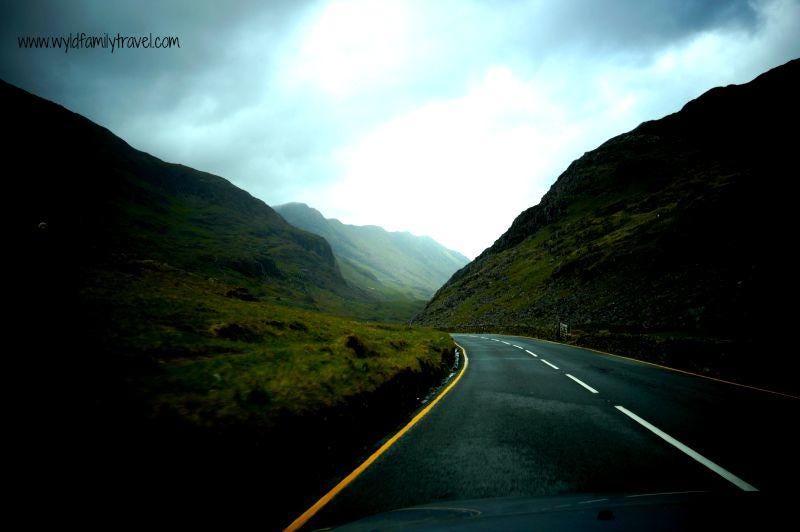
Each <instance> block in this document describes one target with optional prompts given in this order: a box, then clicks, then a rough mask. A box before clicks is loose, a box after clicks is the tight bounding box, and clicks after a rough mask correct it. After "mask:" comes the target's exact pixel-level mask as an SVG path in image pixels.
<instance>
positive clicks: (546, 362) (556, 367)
mask: <svg viewBox="0 0 800 532" xmlns="http://www.w3.org/2000/svg"><path fill="white" fill-rule="evenodd" d="M539 360H541V361H542V362H544V363H545V364H547V365H548V366H550V367H551V368H553V369H558V366H554V365H553V364H551V363H550V362H548V361H546V360H545V359H543V358H540V359H539Z"/></svg>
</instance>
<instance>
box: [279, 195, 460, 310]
mask: <svg viewBox="0 0 800 532" xmlns="http://www.w3.org/2000/svg"><path fill="white" fill-rule="evenodd" d="M275 209H276V210H277V211H278V213H279V214H281V216H283V217H284V218H286V219H287V221H289V223H291V224H293V225H295V226H296V227H300V228H302V229H305V230H306V231H310V232H312V233H314V234H317V235H320V236H322V237H324V238H325V239H326V240H328V242H330V243H331V247H332V248H333V251H334V253H335V254H336V255H337V257H339V260H340V263H343V264H346V265H347V267H344V268H342V273H343V275H345V277H346V278H347V279H348V280H350V281H352V282H354V283H355V284H357V285H358V286H362V287H364V288H367V289H368V290H374V291H375V292H376V293H379V294H383V295H384V296H385V297H386V298H388V299H395V298H397V297H403V298H407V299H416V300H427V299H429V298H430V297H431V295H433V293H434V292H435V291H436V290H437V289H438V288H439V287H440V286H441V285H442V284H443V283H444V282H445V281H447V279H449V278H450V276H451V275H452V274H453V272H455V271H456V270H457V269H458V268H460V267H462V266H464V265H465V264H466V263H467V259H466V257H464V256H463V255H461V254H459V253H457V252H455V251H452V250H449V249H447V248H445V247H443V246H442V245H440V244H439V243H437V242H436V241H434V240H432V239H430V238H428V237H419V236H414V235H412V234H410V233H401V232H389V231H386V230H384V229H382V228H380V227H377V226H355V225H348V224H343V223H341V222H340V221H338V220H332V219H326V218H324V217H323V216H322V214H321V213H320V212H319V211H317V210H315V209H312V208H311V207H308V206H307V205H305V204H302V203H289V204H286V205H280V206H278V207H276V208H275Z"/></svg>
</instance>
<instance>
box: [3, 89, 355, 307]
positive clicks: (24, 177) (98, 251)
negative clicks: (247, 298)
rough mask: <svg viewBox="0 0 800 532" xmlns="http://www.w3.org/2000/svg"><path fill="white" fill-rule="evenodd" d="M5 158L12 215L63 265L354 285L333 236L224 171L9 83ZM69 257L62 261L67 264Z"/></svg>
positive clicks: (276, 293) (343, 287) (302, 293)
mask: <svg viewBox="0 0 800 532" xmlns="http://www.w3.org/2000/svg"><path fill="white" fill-rule="evenodd" d="M0 93H1V94H0V95H1V96H2V98H0V100H1V101H2V106H3V116H4V124H5V127H6V129H7V131H11V132H13V133H14V134H13V135H11V136H10V138H9V139H8V141H7V142H9V143H10V145H9V146H8V152H7V157H6V164H9V165H12V166H14V167H16V168H19V169H20V170H21V171H23V172H24V173H23V174H21V175H18V178H17V180H16V181H15V183H14V186H15V187H19V189H18V190H17V191H16V192H17V193H16V194H15V208H17V209H19V216H18V217H17V219H16V221H17V222H18V223H20V225H22V226H23V227H25V229H26V231H28V232H30V233H32V234H38V235H39V236H38V238H40V239H47V240H48V242H49V249H50V250H54V249H58V250H61V252H56V253H57V254H61V256H60V257H58V261H59V265H60V267H69V266H78V265H82V266H92V267H97V266H102V267H112V268H113V267H118V266H120V265H124V264H125V263H126V262H129V261H131V260H137V259H138V260H140V259H151V260H159V261H163V262H167V263H169V264H171V265H173V266H176V267H180V268H184V269H187V270H191V271H195V272H198V273H202V274H204V275H207V276H210V277H216V278H220V279H222V280H225V281H228V282H231V283H243V284H246V285H247V286H248V287H249V288H250V289H254V290H256V291H257V292H259V293H261V294H269V295H270V296H273V297H283V298H284V299H285V300H289V301H291V300H297V301H302V302H304V303H305V304H313V303H314V300H315V296H316V295H319V294H335V295H337V296H340V297H351V296H355V295H357V293H356V292H354V291H353V290H352V289H351V288H350V287H349V286H348V285H347V283H346V282H345V280H344V279H343V278H342V276H341V274H340V273H339V270H338V268H337V265H336V262H335V259H334V257H333V254H332V252H331V249H330V246H329V245H328V244H327V242H325V241H324V240H323V239H322V238H319V237H318V236H316V235H312V234H309V233H307V232H305V231H302V230H298V229H296V228H294V227H292V226H291V225H289V224H287V223H286V222H285V221H284V220H283V218H281V217H280V216H278V215H277V214H276V213H275V211H273V210H272V209H271V208H270V207H268V206H267V205H266V204H265V203H264V202H262V201H260V200H258V199H256V198H253V197H252V196H251V195H250V194H248V193H247V192H245V191H243V190H241V189H239V188H237V187H235V186H233V185H232V184H231V183H230V182H228V181H227V180H225V179H223V178H221V177H217V176H214V175H211V174H208V173H205V172H200V171H197V170H194V169H192V168H188V167H186V166H182V165H179V164H170V163H166V162H164V161H161V160H159V159H157V158H155V157H153V156H151V155H148V154H146V153H144V152H141V151H138V150H135V149H133V148H131V147H130V146H129V145H128V144H127V143H125V142H124V141H123V140H122V139H120V138H118V137H116V136H115V135H113V134H112V133H111V132H110V131H108V130H106V129H105V128H102V127H100V126H98V125H96V124H93V123H92V122H90V121H89V120H87V119H85V118H83V117H82V116H79V115H77V114H74V113H71V112H69V111H67V110H66V109H64V108H62V107H60V106H58V105H56V104H54V103H51V102H48V101H46V100H43V99H41V98H38V97H36V96H33V95H31V94H28V93H27V92H24V91H22V90H20V89H17V88H15V87H13V86H11V85H8V84H6V83H2V84H1V85H0ZM65 263H66V264H65Z"/></svg>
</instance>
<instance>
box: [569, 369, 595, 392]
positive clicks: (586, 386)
mask: <svg viewBox="0 0 800 532" xmlns="http://www.w3.org/2000/svg"><path fill="white" fill-rule="evenodd" d="M567 377H569V378H570V379H572V380H574V381H575V382H577V383H578V384H580V385H581V386H583V387H584V388H586V389H587V390H589V391H590V392H592V393H599V392H598V391H597V390H595V389H594V388H592V387H591V386H589V385H588V384H586V383H585V382H583V381H582V380H580V379H578V378H577V377H573V376H572V375H570V374H569V373H567Z"/></svg>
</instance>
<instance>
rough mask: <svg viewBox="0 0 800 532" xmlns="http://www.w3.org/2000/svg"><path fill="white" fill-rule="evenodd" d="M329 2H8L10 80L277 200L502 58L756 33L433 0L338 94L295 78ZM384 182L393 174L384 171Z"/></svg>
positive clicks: (722, 17) (717, 15)
mask: <svg viewBox="0 0 800 532" xmlns="http://www.w3.org/2000/svg"><path fill="white" fill-rule="evenodd" d="M323 4H324V2H298V1H293V0H282V1H275V0H272V1H268V2H260V1H255V0H253V1H239V2H211V1H194V2H167V1H159V2H134V1H129V2H107V1H103V0H96V1H77V2H58V1H41V0H38V1H30V2H12V1H6V0H3V1H2V3H0V10H1V12H2V17H1V19H0V33H1V34H2V41H1V42H2V43H3V45H2V47H0V61H1V63H0V77H2V78H3V79H5V80H7V81H9V82H11V83H14V84H16V85H19V86H21V87H23V88H25V89H27V90H30V91H32V92H34V93H37V94H40V95H42V96H44V97H46V98H49V99H52V100H55V101H57V102H59V103H62V104H64V105H66V106H67V107H70V108H72V109H73V110H75V111H77V112H79V113H81V114H85V115H86V116H88V117H89V118H91V119H93V120H96V121H98V122H100V123H101V124H103V125H105V126H107V127H109V128H110V129H112V130H113V131H115V132H117V133H118V134H121V135H122V136H124V137H125V138H126V140H128V141H129V142H131V143H132V144H134V145H135V146H137V147H140V148H143V149H147V150H148V151H152V152H153V153H155V154H156V155H159V156H161V157H163V158H165V159H169V160H173V161H177V162H182V163H185V164H190V165H192V166H196V167H198V168H200V169H204V170H209V171H213V172H216V173H219V174H221V175H224V176H226V177H228V178H231V179H232V180H234V181H235V182H237V183H238V184H240V185H242V186H245V187H246V188H248V190H250V191H251V192H253V193H255V194H257V195H259V196H260V197H262V198H263V199H265V200H267V201H269V202H276V203H277V202H283V201H288V200H291V199H296V198H293V197H292V195H293V194H296V193H297V192H298V191H299V190H301V189H302V188H307V187H310V186H313V185H315V184H318V183H324V182H326V181H329V180H332V179H335V178H336V177H337V176H336V175H335V174H334V173H333V171H332V168H331V167H332V165H331V156H332V154H333V153H334V152H335V150H336V149H337V148H339V147H341V146H343V145H346V144H347V143H348V142H350V141H352V140H353V139H356V138H358V136H359V135H361V134H363V133H364V132H365V131H368V130H369V129H370V128H371V127H373V126H375V125H376V124H379V123H381V122H382V121H385V120H388V119H390V118H392V117H393V116H396V115H398V114H402V113H403V112H404V111H406V110H410V109H413V108H414V107H416V106H419V105H422V104H424V103H426V102H429V101H432V100H436V99H440V98H448V97H457V96H459V95H460V94H463V92H464V90H465V86H466V84H468V83H469V82H470V81H474V80H475V79H479V78H480V77H481V76H482V75H483V73H484V72H485V70H486V69H487V68H488V67H489V66H491V65H494V64H507V65H510V66H512V67H513V68H514V69H515V70H516V71H518V72H520V73H521V74H523V75H524V74H526V73H529V72H533V71H535V70H536V69H537V68H539V67H540V65H541V63H542V61H545V60H546V59H547V58H550V57H554V56H558V55H559V54H562V53H566V51H569V50H576V49H578V50H581V49H583V50H585V52H583V53H584V55H598V56H599V55H600V54H602V53H608V54H628V55H631V56H634V57H635V56H647V55H648V54H651V53H653V52H654V51H656V50H658V49H660V48H661V47H663V46H665V45H667V44H669V43H672V42H676V41H679V40H682V39H687V38H690V37H691V36H693V35H696V34H698V33H699V32H703V31H707V30H713V29H719V28H737V29H745V30H748V31H755V30H756V29H757V28H758V23H759V19H758V13H757V11H756V10H755V9H754V8H753V5H752V4H751V3H750V2H747V1H743V0H735V1H728V2H725V1H719V2H717V1H715V2H707V1H702V0H682V1H675V0H654V1H650V2H641V1H637V0H620V1H617V2H599V1H596V0H554V1H551V2H532V1H527V0H526V1H520V0H509V1H505V2H474V1H468V0H442V1H436V2H433V1H426V0H419V1H417V2H416V3H414V2H411V4H412V5H413V6H414V7H415V8H416V9H417V10H418V11H419V12H420V13H421V14H420V16H418V17H417V18H416V19H415V21H414V23H415V25H414V28H413V31H414V34H413V35H412V36H411V37H412V38H414V39H415V40H416V41H418V44H417V46H418V48H417V49H416V50H415V53H416V56H415V60H414V61H413V63H412V64H408V65H404V66H402V68H400V70H398V71H397V72H395V73H394V78H393V79H392V80H391V82H387V83H385V84H384V85H382V86H380V87H378V88H377V89H374V90H373V89H370V88H368V87H365V88H364V90H363V91H361V92H357V93H356V94H355V96H353V97H351V98H345V99H343V100H341V101H329V100H326V98H325V96H324V95H321V94H319V93H317V92H315V91H314V90H313V89H312V88H307V87H302V86H298V87H293V88H291V89H287V88H286V87H284V86H282V85H281V79H280V75H281V68H282V66H284V63H285V62H286V61H290V60H291V58H292V57H293V55H292V54H293V53H294V51H295V50H294V48H293V46H295V44H296V43H295V42H294V40H293V39H294V37H295V36H296V32H297V31H298V29H299V28H300V27H301V25H302V24H304V23H305V22H307V20H308V17H309V16H310V15H311V14H313V13H314V10H316V9H318V8H319V7H320V6H321V5H323ZM81 31H85V32H87V33H92V32H106V31H108V32H110V33H115V32H120V33H123V34H140V33H149V32H153V33H154V34H170V35H171V34H175V35H178V36H179V37H180V40H181V48H180V50H121V51H118V52H115V53H114V54H111V53H109V52H108V51H104V50H74V51H70V52H69V53H66V54H65V53H64V52H63V51H54V50H20V49H18V47H17V45H16V37H17V36H22V35H27V34H32V35H61V34H65V33H69V32H81ZM376 178H378V176H376Z"/></svg>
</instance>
